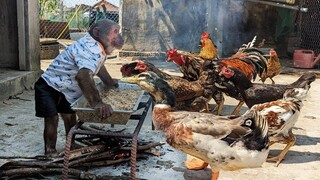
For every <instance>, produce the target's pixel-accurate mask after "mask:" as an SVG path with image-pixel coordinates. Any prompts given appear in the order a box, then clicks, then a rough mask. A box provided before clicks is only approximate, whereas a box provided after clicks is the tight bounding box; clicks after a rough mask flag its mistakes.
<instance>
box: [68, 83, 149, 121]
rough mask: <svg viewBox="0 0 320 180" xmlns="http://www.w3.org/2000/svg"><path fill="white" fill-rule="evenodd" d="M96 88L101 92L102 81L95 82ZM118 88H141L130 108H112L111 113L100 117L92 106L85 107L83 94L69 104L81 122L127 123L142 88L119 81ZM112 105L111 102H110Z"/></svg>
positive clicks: (138, 101) (138, 100) (139, 99)
mask: <svg viewBox="0 0 320 180" xmlns="http://www.w3.org/2000/svg"><path fill="white" fill-rule="evenodd" d="M97 89H98V90H99V91H100V92H101V91H102V90H103V85H102V83H98V84H97ZM117 89H119V90H123V89H137V90H141V93H140V95H139V97H138V98H137V100H136V103H135V105H134V107H133V109H132V110H121V109H114V110H113V114H112V115H111V116H110V117H107V118H104V119H100V117H99V112H98V111H97V110H95V109H93V108H88V107H85V105H86V104H88V103H87V100H86V99H85V97H84V96H81V97H80V98H79V99H77V100H76V101H75V102H74V103H72V104H71V109H72V110H74V111H75V112H76V114H77V116H78V119H79V120H80V121H82V122H94V123H106V124H127V122H128V121H129V119H130V116H131V115H132V113H134V112H135V111H137V108H138V106H139V103H140V101H141V98H142V96H143V94H144V90H142V89H141V88H140V87H139V86H138V85H136V84H129V83H122V82H119V87H118V88H117ZM111 106H112V104H111Z"/></svg>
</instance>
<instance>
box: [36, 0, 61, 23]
mask: <svg viewBox="0 0 320 180" xmlns="http://www.w3.org/2000/svg"><path fill="white" fill-rule="evenodd" d="M39 3H40V11H39V12H40V19H48V15H49V14H56V13H57V12H58V11H59V3H60V0H39Z"/></svg>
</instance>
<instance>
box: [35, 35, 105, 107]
mask: <svg viewBox="0 0 320 180" xmlns="http://www.w3.org/2000/svg"><path fill="white" fill-rule="evenodd" d="M105 60H106V54H105V52H104V49H103V46H102V45H101V44H100V43H99V42H98V41H96V40H95V39H93V38H92V37H91V36H90V34H87V35H85V36H84V37H82V38H81V39H79V40H78V41H76V42H75V43H73V44H72V45H71V46H69V47H67V48H66V49H65V50H64V51H63V52H61V53H60V54H59V55H58V56H57V57H56V58H55V59H54V60H53V62H52V63H51V64H50V66H49V67H48V69H47V70H46V71H45V72H44V73H43V74H42V75H41V76H42V78H43V79H44V80H45V81H46V82H47V83H48V85H49V86H51V87H53V88H54V89H56V90H57V91H59V92H61V93H63V94H64V95H65V97H66V99H67V100H68V102H69V103H70V104H71V103H73V102H74V101H75V100H77V99H78V98H79V97H80V96H81V95H82V91H81V89H80V87H79V85H78V82H77V81H76V79H75V77H76V75H77V73H78V71H79V70H80V69H82V68H87V69H90V70H91V71H92V72H93V73H94V74H97V72H98V71H99V69H100V67H101V66H102V65H103V64H104V62H105Z"/></svg>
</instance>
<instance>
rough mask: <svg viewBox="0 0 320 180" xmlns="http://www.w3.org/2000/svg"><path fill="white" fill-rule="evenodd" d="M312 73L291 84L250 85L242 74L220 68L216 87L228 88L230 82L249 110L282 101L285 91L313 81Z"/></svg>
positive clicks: (227, 68) (314, 77)
mask: <svg viewBox="0 0 320 180" xmlns="http://www.w3.org/2000/svg"><path fill="white" fill-rule="evenodd" d="M315 79H316V75H315V74H314V73H304V74H303V75H302V76H301V77H300V78H299V79H298V80H296V81H295V82H293V83H291V84H287V85H285V84H259V83H252V82H251V81H250V80H249V79H248V78H247V77H246V76H245V75H244V74H243V73H242V72H240V71H239V70H237V69H235V68H230V67H226V66H222V67H220V77H219V80H216V83H215V84H216V86H218V87H220V88H229V87H228V86H230V82H231V83H232V84H234V87H235V88H236V91H238V92H239V93H240V95H241V98H242V99H243V100H244V102H245V103H246V105H247V106H248V107H249V108H251V107H252V106H253V105H255V104H260V103H265V102H270V101H275V100H278V99H282V97H283V94H284V92H285V91H286V90H287V89H292V88H303V87H304V86H305V85H306V84H308V85H310V84H311V83H312V82H313V81H315Z"/></svg>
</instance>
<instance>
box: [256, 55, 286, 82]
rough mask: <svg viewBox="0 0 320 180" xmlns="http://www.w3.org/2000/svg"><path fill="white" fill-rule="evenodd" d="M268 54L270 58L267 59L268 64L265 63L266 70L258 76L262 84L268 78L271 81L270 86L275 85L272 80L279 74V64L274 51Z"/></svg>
mask: <svg viewBox="0 0 320 180" xmlns="http://www.w3.org/2000/svg"><path fill="white" fill-rule="evenodd" d="M269 54H270V58H269V59H268V62H267V70H265V71H264V72H263V73H262V74H261V75H260V78H261V79H260V80H261V81H262V83H264V82H265V81H266V79H267V78H269V79H270V80H271V81H272V84H275V82H274V80H273V79H272V78H273V77H275V76H276V75H278V74H280V72H281V64H280V60H279V58H278V55H277V52H276V51H275V50H273V49H270V51H269Z"/></svg>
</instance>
